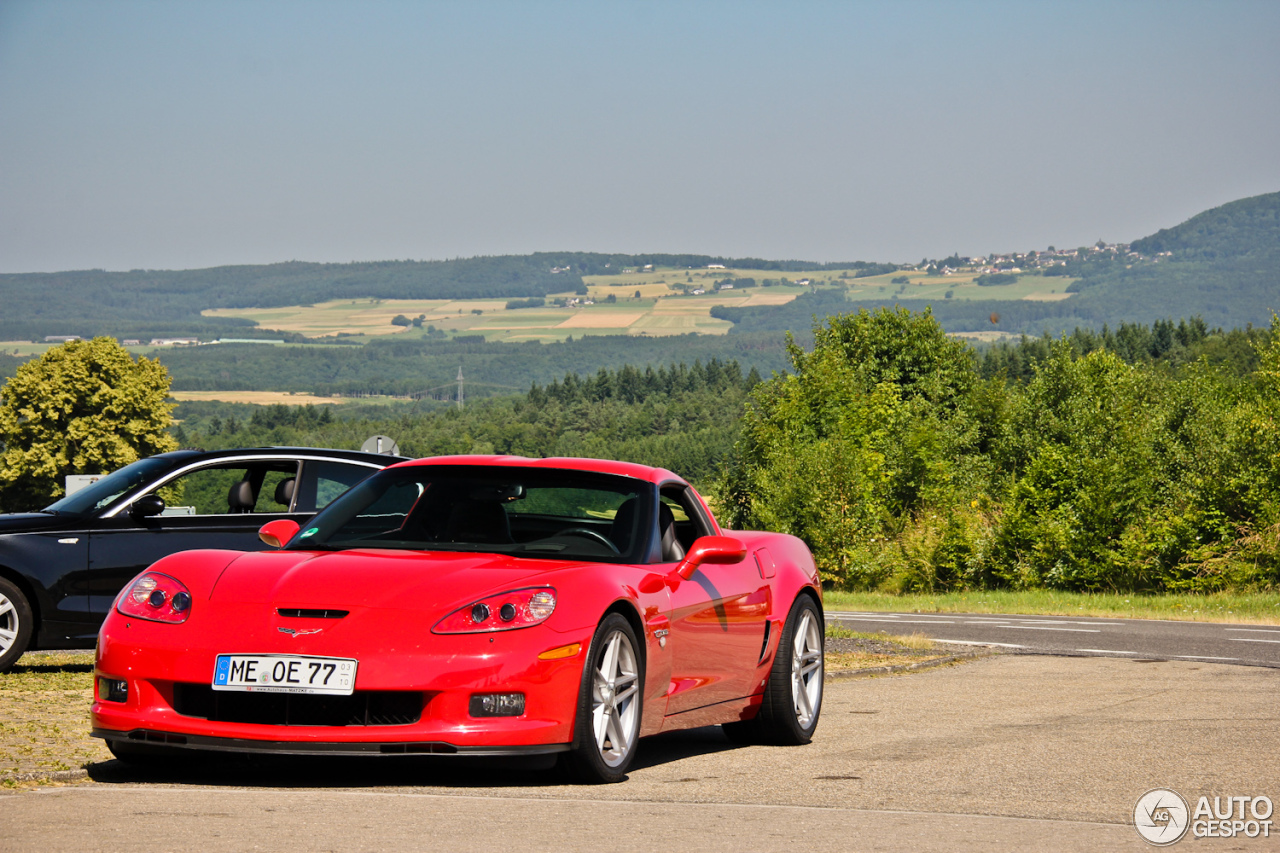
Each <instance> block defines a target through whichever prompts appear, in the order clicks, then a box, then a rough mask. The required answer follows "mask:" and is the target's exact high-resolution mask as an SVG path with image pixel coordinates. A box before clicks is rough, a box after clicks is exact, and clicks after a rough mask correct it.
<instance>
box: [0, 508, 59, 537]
mask: <svg viewBox="0 0 1280 853" xmlns="http://www.w3.org/2000/svg"><path fill="white" fill-rule="evenodd" d="M74 523H75V519H74V518H72V517H70V516H58V515H50V514H48V513H43V512H8V513H3V514H0V534H4V533H35V532H37V531H40V530H57V529H58V528H61V527H68V526H70V525H72V524H74Z"/></svg>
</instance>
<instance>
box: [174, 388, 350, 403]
mask: <svg viewBox="0 0 1280 853" xmlns="http://www.w3.org/2000/svg"><path fill="white" fill-rule="evenodd" d="M169 396H170V397H172V398H173V399H175V400H179V401H187V400H219V401H222V402H224V403H253V404H255V405H259V406H270V405H273V404H275V403H284V404H285V405H286V406H304V405H307V404H308V403H309V404H311V405H313V406H319V405H322V404H324V403H333V404H335V405H338V404H341V403H350V402H352V400H351V399H350V398H347V397H317V396H315V395H314V394H291V393H289V392H288V391H170V392H169Z"/></svg>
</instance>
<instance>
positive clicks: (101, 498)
mask: <svg viewBox="0 0 1280 853" xmlns="http://www.w3.org/2000/svg"><path fill="white" fill-rule="evenodd" d="M173 464H174V463H173V460H172V459H161V458H159V457H155V456H152V457H150V458H149V459H139V460H138V461H137V462H134V463H133V464H132V465H126V466H124V467H123V468H121V469H120V470H118V471H114V472H112V473H111V474H108V475H107V476H105V477H103V478H102V479H101V480H99V481H98V482H96V483H94V484H93V485H90V486H86V487H85V488H83V489H81V490H80V491H78V492H76V493H75V494H72V495H67V496H66V497H65V498H63V499H62V500H60V501H55V502H54V503H51V504H49V505H48V506H47V507H45V508H44V511H45V512H52V513H56V514H58V515H84V514H86V513H90V512H93V511H94V510H98V509H101V508H102V507H104V506H106V505H107V504H109V503H111V502H112V501H114V500H115V499H116V498H118V497H120V496H121V495H123V494H124V493H125V492H127V491H129V490H130V489H133V488H134V487H135V486H137V485H139V484H140V483H145V482H149V481H150V480H153V479H155V478H156V477H158V476H159V475H161V474H163V473H164V472H165V471H168V470H169V469H170V468H172V467H173Z"/></svg>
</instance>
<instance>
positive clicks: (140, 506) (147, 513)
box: [129, 494, 164, 518]
mask: <svg viewBox="0 0 1280 853" xmlns="http://www.w3.org/2000/svg"><path fill="white" fill-rule="evenodd" d="M129 512H131V513H132V514H133V517H134V518H151V517H152V516H155V515H159V514H160V513H162V512H164V498H162V497H160V496H159V495H157V494H150V495H143V496H142V497H140V498H138V499H137V500H136V501H134V502H133V506H131V507H129Z"/></svg>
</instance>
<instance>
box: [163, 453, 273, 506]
mask: <svg viewBox="0 0 1280 853" xmlns="http://www.w3.org/2000/svg"><path fill="white" fill-rule="evenodd" d="M296 470H297V464H296V463H293V462H276V463H270V462H268V463H263V464H250V465H246V464H245V463H244V462H234V463H228V464H225V465H209V466H206V467H204V468H197V469H196V470H194V471H188V472H187V473H186V474H183V475H182V476H180V477H178V478H176V479H173V480H170V481H169V482H168V483H166V484H165V485H164V486H161V487H160V488H159V489H157V490H156V494H158V495H160V497H161V498H163V499H164V502H165V509H164V512H163V513H161V515H164V516H182V515H229V514H241V513H282V512H287V511H288V509H287V507H286V506H281V505H280V504H279V503H277V500H276V499H277V497H279V496H281V494H282V493H283V492H284V491H285V489H283V488H282V484H283V483H284V482H285V481H286V480H289V479H292V478H293V477H294V474H295V472H296Z"/></svg>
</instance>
